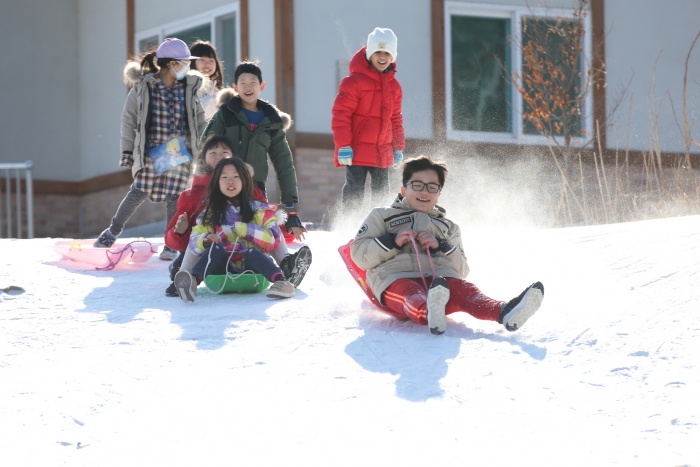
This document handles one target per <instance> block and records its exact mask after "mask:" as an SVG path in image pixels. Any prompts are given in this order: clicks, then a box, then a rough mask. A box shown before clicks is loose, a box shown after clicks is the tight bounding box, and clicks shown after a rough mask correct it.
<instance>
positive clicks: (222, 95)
mask: <svg viewBox="0 0 700 467" xmlns="http://www.w3.org/2000/svg"><path fill="white" fill-rule="evenodd" d="M234 97H238V93H237V92H236V91H235V90H234V89H233V88H232V87H227V88H224V89H222V90H221V91H219V92H218V93H216V105H217V106H218V107H221V106H223V105H226V104H228V102H229V101H230V100H231V99H233V98H234ZM258 100H259V101H262V102H264V103H266V104H267V105H269V106H271V107H272V108H274V109H275V110H276V111H277V113H278V114H279V116H280V118H281V119H282V129H283V130H284V131H287V130H288V129H289V128H290V127H291V126H292V124H294V121H293V120H292V117H291V115H289V114H288V113H286V112H282V111H281V110H280V109H278V108H277V106H276V105H274V104H270V103H269V102H267V101H265V100H262V99H258Z"/></svg>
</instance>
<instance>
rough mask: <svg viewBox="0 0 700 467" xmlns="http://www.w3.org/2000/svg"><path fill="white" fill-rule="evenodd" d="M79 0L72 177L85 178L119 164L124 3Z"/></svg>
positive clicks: (124, 39) (109, 171)
mask: <svg viewBox="0 0 700 467" xmlns="http://www.w3.org/2000/svg"><path fill="white" fill-rule="evenodd" d="M78 6H79V8H78V24H79V36H78V39H79V40H78V43H77V50H78V70H79V72H80V80H79V82H80V88H79V92H80V94H79V106H78V111H79V115H80V117H79V121H80V129H79V138H78V139H77V141H79V146H78V148H79V154H80V164H79V165H78V167H77V169H78V170H75V171H74V173H73V177H72V178H71V179H72V180H85V179H88V178H92V177H96V176H98V175H103V174H107V173H112V172H114V171H116V170H120V167H119V157H120V155H121V152H120V149H119V142H120V130H121V115H122V109H123V107H124V102H125V100H126V94H127V88H126V86H125V85H124V82H123V81H122V68H123V67H124V64H125V63H126V59H127V54H126V49H127V44H126V4H125V2H123V1H113V2H93V1H90V0H79V2H78ZM98 18H109V21H100V20H97V19H98ZM74 169H75V168H74ZM121 170H124V169H123V168H122V169H121ZM37 176H38V174H37ZM40 178H51V177H40Z"/></svg>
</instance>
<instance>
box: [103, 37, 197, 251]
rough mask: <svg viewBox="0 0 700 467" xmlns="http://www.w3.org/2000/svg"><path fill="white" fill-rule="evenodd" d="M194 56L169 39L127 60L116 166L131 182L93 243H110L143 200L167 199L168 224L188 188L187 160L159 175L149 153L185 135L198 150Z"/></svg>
mask: <svg viewBox="0 0 700 467" xmlns="http://www.w3.org/2000/svg"><path fill="white" fill-rule="evenodd" d="M195 58H197V57H195V56H192V55H190V50H189V49H188V48H187V45H186V44H185V43H184V42H182V41H181V40H179V39H171V38H169V39H166V40H165V41H164V42H163V43H162V44H161V45H160V46H159V47H158V50H156V51H155V52H150V53H148V54H146V55H145V56H144V57H143V59H142V60H141V63H138V62H129V63H128V64H127V65H126V67H125V68H124V81H125V82H126V83H127V84H130V85H131V86H132V88H131V90H130V91H129V95H128V96H127V98H126V104H125V105H124V111H123V112H122V129H121V153H122V156H121V160H120V165H122V166H124V167H130V168H131V173H132V175H133V177H134V183H133V184H132V185H131V189H130V190H129V192H128V193H127V195H126V197H125V198H124V199H123V200H122V202H121V204H120V205H119V208H118V209H117V212H116V214H115V215H114V217H113V218H112V222H111V224H110V226H109V227H108V228H107V229H105V230H104V231H103V232H102V233H101V234H100V236H99V238H98V239H97V240H96V241H95V243H94V246H95V247H98V248H109V247H111V246H112V245H113V244H114V242H116V240H117V237H118V236H119V234H121V233H122V230H124V225H125V224H126V222H127V221H128V220H129V218H130V217H131V215H132V214H133V213H134V212H135V211H136V209H137V208H138V207H139V206H140V205H141V203H143V202H144V201H145V200H146V198H150V200H151V201H154V202H163V201H164V202H165V203H166V207H165V210H166V217H167V221H168V222H169V221H170V219H171V218H172V217H173V215H174V214H175V209H176V204H177V199H178V197H179V196H180V193H181V192H182V190H184V189H185V188H186V186H187V181H188V179H189V176H190V167H189V165H190V164H189V163H184V164H180V165H176V166H174V167H172V168H170V169H168V170H167V171H165V172H164V173H162V174H160V175H158V174H157V172H156V170H155V167H154V165H153V161H152V160H151V157H150V156H149V154H148V151H149V150H151V149H155V148H158V147H159V146H161V145H163V144H166V143H167V142H168V141H170V140H171V139H172V138H176V137H178V136H181V137H183V138H184V141H185V144H186V145H187V149H188V151H189V152H190V154H194V152H193V150H196V149H197V147H198V143H199V136H200V135H201V134H202V131H204V127H205V125H206V121H205V120H204V110H203V109H202V105H201V104H200V102H199V98H198V95H197V93H198V92H199V91H200V89H202V88H203V87H205V86H204V84H205V79H204V78H203V77H202V75H201V74H199V73H198V72H196V71H190V69H189V68H190V60H191V59H195ZM206 81H208V80H206ZM188 161H189V159H188ZM176 257H177V252H175V251H173V250H171V249H170V248H168V247H167V246H165V247H164V248H163V251H162V253H161V255H160V258H161V259H165V260H173V259H175V258H176Z"/></svg>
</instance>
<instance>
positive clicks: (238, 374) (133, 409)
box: [0, 217, 700, 466]
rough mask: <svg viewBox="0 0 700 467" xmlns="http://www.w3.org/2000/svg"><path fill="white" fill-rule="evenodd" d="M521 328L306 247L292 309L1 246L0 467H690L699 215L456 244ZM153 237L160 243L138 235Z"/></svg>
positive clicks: (24, 245)
mask: <svg viewBox="0 0 700 467" xmlns="http://www.w3.org/2000/svg"><path fill="white" fill-rule="evenodd" d="M463 230H464V235H463V238H464V244H465V249H466V252H467V256H468V258H469V264H470V267H471V270H472V273H471V275H470V277H469V279H470V280H471V281H472V282H474V283H475V284H477V285H478V286H479V287H480V288H481V289H482V291H483V292H484V293H487V294H489V295H490V296H493V297H494V298H498V299H503V300H507V299H510V298H512V297H513V296H515V295H517V294H519V293H520V292H521V290H522V289H523V288H524V287H525V286H527V285H528V284H530V283H532V282H533V281H535V280H540V281H542V282H543V283H544V285H545V298H544V302H543V305H542V308H541V309H540V311H539V312H538V313H537V314H536V315H535V316H534V317H533V318H532V319H531V320H530V321H529V322H528V323H527V325H526V326H525V327H524V328H523V329H522V330H520V331H518V332H515V333H509V332H507V331H505V330H504V329H503V328H502V327H501V326H500V325H498V324H496V323H490V322H483V321H478V320H476V319H474V318H472V317H470V316H467V315H463V314H458V315H459V316H457V315H452V316H451V317H450V318H449V319H448V330H447V332H446V333H445V334H444V335H442V336H433V335H431V334H430V333H429V332H428V330H427V328H426V327H423V326H419V325H415V324H413V323H410V322H398V321H395V320H393V319H392V318H390V317H388V316H385V315H384V314H382V313H381V312H379V311H377V310H375V309H374V308H373V307H372V306H371V305H370V303H369V302H368V301H367V300H366V299H365V297H364V295H363V294H362V291H361V290H360V288H359V287H358V286H357V285H356V284H355V283H353V281H352V279H351V277H350V275H349V274H348V273H347V271H346V270H345V267H344V265H343V263H342V262H341V260H340V257H339V255H338V254H337V251H336V250H337V247H338V246H339V245H340V244H343V243H345V242H347V240H348V239H349V238H351V237H352V234H353V231H342V232H338V231H336V232H311V233H309V234H308V237H307V241H308V244H309V245H310V246H311V248H312V251H313V254H314V262H313V265H312V267H311V269H310V271H309V273H308V275H307V276H306V279H305V280H304V282H303V284H302V285H301V287H300V290H298V291H297V296H296V297H295V298H294V299H291V300H285V301H272V300H269V299H267V298H266V297H265V296H264V295H262V294H261V295H252V296H251V295H224V296H217V295H213V294H211V293H209V292H207V291H206V290H205V289H202V288H200V289H199V295H198V297H197V302H196V303H195V304H193V305H185V304H184V303H182V302H181V301H180V300H179V299H177V298H168V297H165V296H164V293H163V292H164V290H165V288H166V287H167V285H168V283H169V282H168V277H167V276H168V273H167V265H168V263H167V262H164V261H161V260H159V259H158V258H157V257H156V256H154V257H153V258H152V259H151V260H150V261H149V262H147V263H144V264H135V265H120V266H118V267H117V269H115V270H113V271H108V272H105V271H95V270H94V269H92V268H91V267H89V266H86V265H84V264H80V263H72V262H69V261H65V260H59V256H58V255H57V254H55V253H54V252H53V251H52V249H51V245H53V243H54V242H55V241H56V239H35V240H0V289H2V288H6V287H9V286H17V287H21V288H23V289H24V290H25V292H24V293H20V292H19V291H16V290H15V291H13V290H9V289H8V291H9V292H10V293H4V292H2V293H0V465H2V466H38V465H41V466H53V465H70V466H126V465H138V466H141V465H144V466H155V465H158V466H179V465H188V466H192V465H197V466H201V465H247V466H254V465H322V466H335V465H352V466H358V465H372V466H374V465H381V466H390V465H402V466H407V465H425V466H427V465H440V466H447V465H450V466H452V465H512V466H515V465H518V466H519V465H538V466H541V465H586V466H588V465H596V466H599V465H625V466H627V465H649V466H677V465H700V427H698V423H700V404H698V403H697V397H698V394H700V320H697V319H696V318H697V317H698V313H699V310H700V287H698V282H699V279H700V274H699V273H700V217H684V218H673V219H663V220H654V221H645V222H637V223H628V224H617V225H606V226H595V227H577V228H570V229H556V230H543V229H515V228H513V229H506V230H504V229H487V228H482V229H469V228H465V226H463ZM153 240H154V241H155V240H159V239H153Z"/></svg>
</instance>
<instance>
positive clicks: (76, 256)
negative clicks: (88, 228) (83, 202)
mask: <svg viewBox="0 0 700 467" xmlns="http://www.w3.org/2000/svg"><path fill="white" fill-rule="evenodd" d="M94 241H95V240H94V239H93V240H60V241H58V242H56V244H55V245H54V246H53V250H54V251H55V252H56V253H58V254H59V255H61V256H62V257H64V258H66V259H69V260H71V261H77V262H80V263H87V264H91V265H93V266H95V269H99V270H103V271H109V270H111V269H113V268H114V267H115V266H116V265H117V264H120V263H145V262H146V261H148V260H149V259H151V257H152V256H153V254H154V253H156V252H157V251H158V250H157V248H158V245H159V244H153V243H151V242H149V241H147V240H135V241H133V242H129V243H125V242H121V243H119V242H117V243H115V244H114V245H112V247H111V248H95V247H94V246H92V244H93V242H94Z"/></svg>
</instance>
